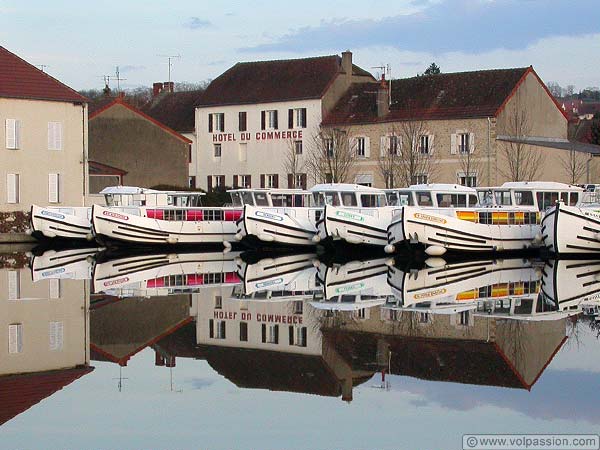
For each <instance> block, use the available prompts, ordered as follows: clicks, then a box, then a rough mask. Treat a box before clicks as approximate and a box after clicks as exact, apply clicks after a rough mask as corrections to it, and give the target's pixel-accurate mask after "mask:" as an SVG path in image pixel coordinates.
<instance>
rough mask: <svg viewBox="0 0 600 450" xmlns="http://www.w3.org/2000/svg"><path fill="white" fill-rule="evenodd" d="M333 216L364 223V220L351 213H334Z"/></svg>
mask: <svg viewBox="0 0 600 450" xmlns="http://www.w3.org/2000/svg"><path fill="white" fill-rule="evenodd" d="M335 215H336V216H340V217H345V218H346V219H351V220H357V221H359V222H364V221H365V218H364V217H363V216H360V215H358V214H352V213H349V212H346V211H336V212H335Z"/></svg>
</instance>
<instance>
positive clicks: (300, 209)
mask: <svg viewBox="0 0 600 450" xmlns="http://www.w3.org/2000/svg"><path fill="white" fill-rule="evenodd" d="M230 194H231V198H232V200H233V205H234V206H240V207H242V206H243V208H244V212H243V214H242V217H241V218H240V219H239V220H238V221H237V233H236V234H235V239H236V240H238V241H242V240H243V241H245V242H247V243H249V244H250V245H256V244H259V245H262V244H268V243H275V244H279V245H284V246H287V245H292V246H297V245H300V246H302V245H303V246H306V245H314V242H313V241H312V238H313V236H314V235H315V233H316V232H317V228H316V225H315V224H316V221H317V219H318V215H319V214H320V212H321V210H322V207H320V208H315V207H312V194H311V192H309V191H303V190H300V189H238V190H236V191H231V192H230Z"/></svg>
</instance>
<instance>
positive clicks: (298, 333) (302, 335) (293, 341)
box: [289, 326, 306, 347]
mask: <svg viewBox="0 0 600 450" xmlns="http://www.w3.org/2000/svg"><path fill="white" fill-rule="evenodd" d="M289 343H290V345H296V346H298V347H306V327H294V326H290V327H289Z"/></svg>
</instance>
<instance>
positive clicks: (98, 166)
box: [88, 160, 127, 176]
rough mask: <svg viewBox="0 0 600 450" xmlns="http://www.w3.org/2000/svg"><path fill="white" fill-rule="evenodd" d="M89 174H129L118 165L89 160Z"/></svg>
mask: <svg viewBox="0 0 600 450" xmlns="http://www.w3.org/2000/svg"><path fill="white" fill-rule="evenodd" d="M88 167H89V174H90V175H119V176H123V175H127V172H126V171H125V170H123V169H118V168H117V167H113V166H109V165H108V164H102V163H99V162H97V161H91V160H89V161H88Z"/></svg>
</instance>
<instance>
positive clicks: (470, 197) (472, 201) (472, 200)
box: [469, 194, 477, 206]
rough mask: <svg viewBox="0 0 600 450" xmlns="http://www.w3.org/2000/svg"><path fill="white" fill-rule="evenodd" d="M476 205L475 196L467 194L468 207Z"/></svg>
mask: <svg viewBox="0 0 600 450" xmlns="http://www.w3.org/2000/svg"><path fill="white" fill-rule="evenodd" d="M476 204H477V196H476V195H475V194H469V206H475V205H476Z"/></svg>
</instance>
